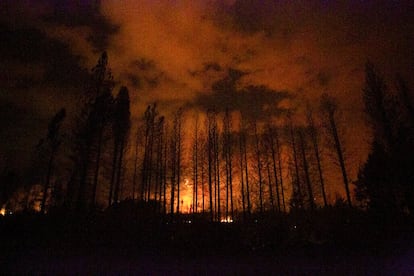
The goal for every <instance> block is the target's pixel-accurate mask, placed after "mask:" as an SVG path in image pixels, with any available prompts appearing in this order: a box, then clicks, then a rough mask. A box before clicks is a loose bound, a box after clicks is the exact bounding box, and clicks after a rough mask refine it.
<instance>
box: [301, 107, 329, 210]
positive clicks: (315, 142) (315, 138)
mask: <svg viewBox="0 0 414 276" xmlns="http://www.w3.org/2000/svg"><path fill="white" fill-rule="evenodd" d="M306 118H307V123H308V130H309V135H310V139H311V142H312V146H313V151H314V154H315V158H316V165H317V167H318V176H319V183H320V185H321V192H322V198H323V205H324V206H325V207H326V206H327V205H328V202H327V199H326V192H325V179H324V177H323V172H322V161H321V153H320V147H319V133H318V129H317V128H316V126H315V121H314V119H313V112H312V109H311V108H310V106H308V107H307V112H306Z"/></svg>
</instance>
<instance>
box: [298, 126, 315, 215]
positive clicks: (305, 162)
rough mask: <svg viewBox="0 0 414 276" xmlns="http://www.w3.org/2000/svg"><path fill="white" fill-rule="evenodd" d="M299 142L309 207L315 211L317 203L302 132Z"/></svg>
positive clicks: (300, 132)
mask: <svg viewBox="0 0 414 276" xmlns="http://www.w3.org/2000/svg"><path fill="white" fill-rule="evenodd" d="M299 141H300V149H301V152H302V162H303V170H304V172H305V179H306V186H307V188H308V196H309V206H310V208H311V210H314V209H315V202H314V198H313V191H312V185H311V180H310V176H309V164H308V160H307V158H306V151H305V141H304V138H303V134H302V131H299Z"/></svg>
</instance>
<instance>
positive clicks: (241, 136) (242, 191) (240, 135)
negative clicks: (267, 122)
mask: <svg viewBox="0 0 414 276" xmlns="http://www.w3.org/2000/svg"><path fill="white" fill-rule="evenodd" d="M239 150H240V188H241V193H240V194H241V199H242V210H243V220H244V221H245V220H246V202H245V195H244V190H245V188H244V164H243V130H242V129H241V127H240V131H239Z"/></svg>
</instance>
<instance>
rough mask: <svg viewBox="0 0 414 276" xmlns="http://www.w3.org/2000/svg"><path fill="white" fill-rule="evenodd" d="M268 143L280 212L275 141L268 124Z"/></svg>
mask: <svg viewBox="0 0 414 276" xmlns="http://www.w3.org/2000/svg"><path fill="white" fill-rule="evenodd" d="M269 143H270V152H271V155H272V164H273V175H274V178H275V186H276V199H277V209H278V211H279V212H280V211H281V208H280V194H279V180H278V175H277V168H276V151H275V142H274V132H273V129H272V128H271V127H270V126H269ZM272 197H273V196H272Z"/></svg>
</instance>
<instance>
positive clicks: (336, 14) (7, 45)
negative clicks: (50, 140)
mask: <svg viewBox="0 0 414 276" xmlns="http://www.w3.org/2000/svg"><path fill="white" fill-rule="evenodd" d="M413 18H414V3H413V2H412V1H374V0H367V1H362V0H358V1H357V0H350V1H327V0H324V1H322V0H319V1H316V0H315V1H276V0H274V1H271V0H263V1H259V0H241V1H230V0H228V1H225V0H223V1H213V0H210V1H201V0H191V1H150V0H147V1H132V0H131V1H115V0H113V1H111V0H108V1H104V0H103V1H98V0H96V1H92V0H90V1H86V0H85V1H57V0H55V1H52V0H42V1H28V0H26V1H1V2H0V41H1V42H0V59H1V62H0V121H1V127H0V156H1V160H0V162H1V164H0V165H1V166H4V165H5V164H7V165H8V166H10V167H12V168H13V167H19V166H21V165H22V164H25V161H27V160H28V159H29V156H30V153H31V151H32V149H33V147H34V146H35V145H36V143H37V141H38V140H39V139H40V138H41V137H42V136H44V135H45V133H46V129H47V123H48V121H49V120H50V118H51V116H52V115H53V114H54V113H56V112H57V111H58V110H59V109H60V108H61V107H66V108H67V110H68V114H69V116H71V114H74V113H75V112H76V107H77V103H78V102H77V100H78V99H79V97H80V96H81V94H82V93H84V91H85V83H86V82H87V80H88V75H87V74H88V71H89V70H90V69H91V68H92V67H93V66H94V65H95V64H96V62H97V60H98V58H99V56H100V54H101V53H102V51H107V52H108V56H109V66H110V67H111V69H112V73H113V75H114V78H115V80H116V81H117V85H118V87H119V86H120V85H126V86H128V87H129V89H130V93H131V99H132V101H131V103H132V117H133V118H135V120H136V119H137V118H139V117H141V116H142V113H143V111H144V109H145V107H146V106H147V105H148V104H150V103H153V102H158V104H159V107H160V110H162V112H163V113H165V114H168V113H169V112H172V111H174V110H175V109H176V108H177V107H179V106H188V107H191V108H200V109H201V110H205V108H207V107H208V105H210V104H211V105H215V106H217V107H218V108H220V107H224V106H223V105H224V104H225V103H226V99H227V102H229V101H230V102H233V103H234V105H233V106H232V109H234V110H238V109H242V110H244V111H245V112H246V113H247V114H248V113H249V111H252V112H253V111H254V110H255V109H254V108H253V107H251V108H250V107H249V106H250V102H251V99H252V98H256V99H258V100H259V104H260V105H262V107H264V105H265V103H267V104H269V105H270V108H268V109H267V110H273V109H275V108H277V107H278V108H281V107H292V106H295V107H297V108H301V104H298V103H299V102H304V101H303V100H304V99H307V100H309V102H310V103H311V104H312V105H316V104H317V99H318V97H319V96H320V95H321V94H322V93H324V92H326V93H329V94H330V95H332V96H334V97H336V98H337V99H338V101H339V103H340V109H341V111H342V119H343V122H344V123H345V126H346V137H347V138H346V139H347V144H348V152H350V156H351V160H350V163H352V164H354V166H351V167H350V170H351V171H352V172H351V174H352V178H355V174H356V170H357V168H358V166H359V165H360V164H362V163H364V161H365V158H366V154H367V149H368V144H369V131H367V127H366V126H365V122H364V116H363V104H362V87H363V85H364V64H365V63H366V61H367V60H370V61H371V62H373V63H374V64H375V65H376V66H377V67H378V68H379V70H380V71H381V72H382V73H383V75H384V76H385V78H386V79H387V80H388V85H389V86H390V87H393V86H394V83H395V80H394V79H395V78H394V77H395V75H396V74H397V73H399V74H401V75H402V76H403V77H404V78H405V79H406V80H407V81H408V82H409V84H410V86H411V87H413V82H412V76H413V73H414V66H413V65H414V51H413V45H414V43H413V42H414V40H413V39H414V38H413V34H414V23H413V22H414V21H413V20H412V19H413ZM235 72H236V73H235ZM237 72H243V73H241V74H240V75H237ZM234 74H236V76H235V75H234ZM219 80H227V81H230V82H231V81H232V80H234V85H235V86H237V87H239V88H240V89H242V88H243V87H246V86H249V85H256V86H262V88H263V89H262V90H260V91H259V90H258V91H256V92H257V93H256V94H252V95H248V94H246V93H233V94H231V95H220V94H217V93H216V92H213V91H212V85H213V84H214V83H217V81H219ZM115 91H117V89H116V90H115ZM275 95H284V96H283V97H284V98H283V99H281V98H280V96H275ZM276 103H277V106H276V107H275V106H274V105H272V104H276ZM267 112H271V111H267Z"/></svg>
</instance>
